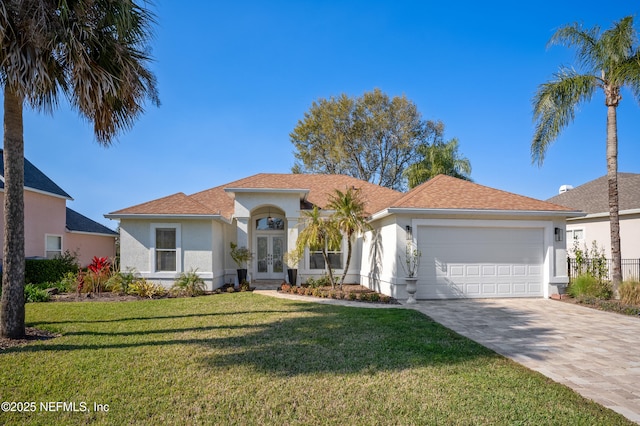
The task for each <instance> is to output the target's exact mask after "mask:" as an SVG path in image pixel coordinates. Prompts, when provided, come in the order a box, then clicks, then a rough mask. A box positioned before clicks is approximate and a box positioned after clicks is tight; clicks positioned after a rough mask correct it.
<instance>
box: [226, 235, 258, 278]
mask: <svg viewBox="0 0 640 426" xmlns="http://www.w3.org/2000/svg"><path fill="white" fill-rule="evenodd" d="M231 258H232V259H233V261H234V262H236V265H238V269H237V272H238V284H240V283H242V282H244V281H247V263H248V262H249V261H250V260H251V259H253V253H251V252H250V251H249V249H248V248H246V247H238V245H237V244H236V243H234V242H232V243H231Z"/></svg>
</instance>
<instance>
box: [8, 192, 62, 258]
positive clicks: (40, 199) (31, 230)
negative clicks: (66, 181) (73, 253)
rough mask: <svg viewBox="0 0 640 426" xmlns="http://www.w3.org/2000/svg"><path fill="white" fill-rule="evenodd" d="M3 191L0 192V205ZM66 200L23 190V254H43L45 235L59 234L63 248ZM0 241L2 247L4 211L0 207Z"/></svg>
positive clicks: (29, 255) (27, 255) (28, 255)
mask: <svg viewBox="0 0 640 426" xmlns="http://www.w3.org/2000/svg"><path fill="white" fill-rule="evenodd" d="M2 205H4V193H0V206H2ZM66 220H67V210H66V200H65V199H64V198H57V197H52V196H49V195H44V194H40V193H37V192H32V191H25V192H24V223H25V225H24V254H25V256H26V257H31V256H45V254H46V253H45V247H46V246H45V241H46V239H45V235H46V234H51V235H61V236H62V248H63V250H64V243H65V242H64V236H65V224H66ZM0 242H1V243H2V247H4V212H3V209H2V208H0Z"/></svg>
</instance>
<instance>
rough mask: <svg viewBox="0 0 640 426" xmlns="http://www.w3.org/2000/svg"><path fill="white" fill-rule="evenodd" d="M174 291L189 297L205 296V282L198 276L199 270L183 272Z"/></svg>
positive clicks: (174, 284)
mask: <svg viewBox="0 0 640 426" xmlns="http://www.w3.org/2000/svg"><path fill="white" fill-rule="evenodd" d="M172 290H174V291H176V292H177V293H179V294H182V295H185V296H188V297H192V296H200V295H202V294H204V280H203V279H202V278H200V275H198V270H197V269H192V270H190V271H189V272H182V273H180V275H178V278H176V281H175V282H174V283H173V287H172Z"/></svg>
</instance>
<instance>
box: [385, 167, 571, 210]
mask: <svg viewBox="0 0 640 426" xmlns="http://www.w3.org/2000/svg"><path fill="white" fill-rule="evenodd" d="M392 206H393V207H398V208H424V209H472V210H521V211H570V210H571V209H570V208H567V207H564V206H560V205H557V204H552V203H549V202H546V201H541V200H536V199H534V198H529V197H525V196H522V195H517V194H513V193H511V192H506V191H501V190H499V189H494V188H489V187H487V186H482V185H478V184H477V183H473V182H468V181H465V180H462V179H457V178H454V177H451V176H446V175H438V176H436V177H434V178H433V179H430V180H428V181H427V182H425V183H423V184H421V185H419V186H417V187H415V188H413V189H412V190H411V191H410V192H409V193H407V194H406V195H405V196H403V197H402V198H400V199H398V200H397V201H396V202H395V203H393V204H392Z"/></svg>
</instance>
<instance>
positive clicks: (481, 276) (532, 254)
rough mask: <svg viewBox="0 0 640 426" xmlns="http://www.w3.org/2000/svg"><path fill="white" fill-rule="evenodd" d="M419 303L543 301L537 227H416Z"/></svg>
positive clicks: (417, 295)
mask: <svg viewBox="0 0 640 426" xmlns="http://www.w3.org/2000/svg"><path fill="white" fill-rule="evenodd" d="M418 229H419V231H418V248H419V249H420V250H421V251H422V258H421V260H420V269H419V272H418V278H419V281H418V292H417V294H416V297H417V298H419V299H441V298H461V297H541V296H542V281H543V280H542V278H543V277H542V265H543V243H544V237H543V230H542V229H541V228H477V227H432V226H421V227H419V228H418Z"/></svg>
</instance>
